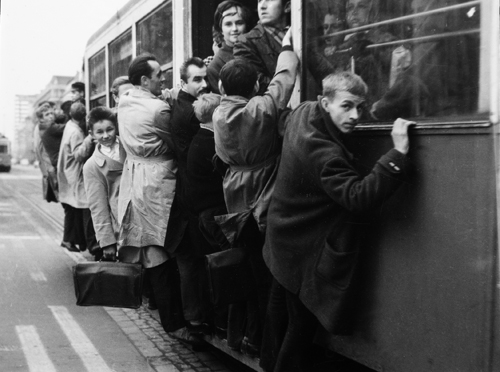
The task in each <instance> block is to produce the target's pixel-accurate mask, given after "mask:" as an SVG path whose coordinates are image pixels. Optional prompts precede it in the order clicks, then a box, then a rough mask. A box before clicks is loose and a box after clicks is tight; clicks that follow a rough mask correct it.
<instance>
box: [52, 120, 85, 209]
mask: <svg viewBox="0 0 500 372" xmlns="http://www.w3.org/2000/svg"><path fill="white" fill-rule="evenodd" d="M92 148H93V145H92V139H91V137H90V136H87V138H85V135H84V134H83V131H82V130H81V129H80V127H79V126H78V124H77V123H75V122H74V121H73V120H70V121H68V122H67V123H66V127H65V128H64V133H63V137H62V140H61V148H60V150H59V158H58V160H57V182H58V183H59V201H60V202H61V203H65V204H69V205H71V206H72V207H73V208H78V209H87V208H88V207H89V203H88V201H87V194H86V193H85V186H84V184H83V164H84V163H85V161H86V160H87V159H88V157H89V156H90V152H91V150H92Z"/></svg>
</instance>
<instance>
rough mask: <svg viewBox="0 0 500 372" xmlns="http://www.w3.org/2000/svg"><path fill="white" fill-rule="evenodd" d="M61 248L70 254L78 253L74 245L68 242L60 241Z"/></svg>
mask: <svg viewBox="0 0 500 372" xmlns="http://www.w3.org/2000/svg"><path fill="white" fill-rule="evenodd" d="M61 247H63V248H66V249H67V250H68V251H70V252H80V250H79V249H78V247H77V246H76V245H74V244H73V243H70V242H65V241H62V242H61Z"/></svg>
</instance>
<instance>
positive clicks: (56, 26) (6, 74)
mask: <svg viewBox="0 0 500 372" xmlns="http://www.w3.org/2000/svg"><path fill="white" fill-rule="evenodd" d="M127 2H128V0H79V1H77V0H1V15H0V133H4V134H6V135H7V136H8V137H10V138H11V139H13V121H14V109H13V107H14V96H15V95H16V94H38V93H40V92H41V91H42V90H43V89H44V88H45V86H46V85H47V83H48V82H49V81H50V79H51V77H52V76H54V75H67V76H74V75H75V74H76V73H77V71H79V70H80V69H81V67H82V63H83V53H84V51H85V45H86V44H87V41H88V39H89V38H90V36H91V35H92V34H93V33H94V32H95V31H97V29H99V27H100V26H102V25H103V24H104V23H105V22H106V21H107V20H108V19H110V18H111V17H112V16H113V15H114V14H115V13H116V12H117V11H118V10H119V9H120V8H121V7H122V6H123V5H125V4H126V3H127Z"/></svg>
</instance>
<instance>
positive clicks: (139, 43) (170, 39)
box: [133, 0, 174, 66]
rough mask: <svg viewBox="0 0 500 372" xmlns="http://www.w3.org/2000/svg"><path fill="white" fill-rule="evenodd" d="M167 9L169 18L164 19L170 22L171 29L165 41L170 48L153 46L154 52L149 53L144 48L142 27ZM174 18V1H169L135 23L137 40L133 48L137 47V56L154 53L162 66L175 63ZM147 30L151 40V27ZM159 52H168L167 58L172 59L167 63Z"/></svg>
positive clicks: (147, 35)
mask: <svg viewBox="0 0 500 372" xmlns="http://www.w3.org/2000/svg"><path fill="white" fill-rule="evenodd" d="M167 7H168V8H169V16H167V17H164V18H162V19H166V20H167V21H168V22H167V24H168V23H169V24H170V28H169V29H168V32H167V35H166V36H164V37H163V39H164V40H165V41H166V42H167V45H168V47H158V46H157V45H154V46H153V47H154V50H149V51H147V50H145V48H143V47H142V42H143V40H142V39H141V27H142V25H143V24H145V23H147V22H148V21H149V20H150V19H151V18H152V17H154V16H155V15H157V14H158V13H159V12H161V11H162V10H163V9H165V8H167ZM172 18H173V4H172V0H167V1H166V2H164V3H162V4H161V5H159V6H158V7H156V8H155V9H153V10H152V11H151V12H149V13H148V14H146V15H145V16H144V17H142V18H141V19H140V20H138V21H137V22H136V23H135V30H136V38H135V46H133V47H135V51H136V55H140V54H141V53H145V52H149V53H152V54H153V55H155V56H156V57H157V58H158V60H159V63H160V65H161V66H164V65H168V64H171V63H172V62H173V58H174V43H173V27H174V26H173V21H172ZM145 28H146V30H147V31H148V32H147V33H146V37H147V39H149V38H150V37H151V34H152V33H151V32H150V28H149V27H145ZM157 50H168V51H169V55H167V57H169V58H170V59H169V60H167V61H164V60H163V59H162V57H163V55H158V53H156V51H157ZM167 59H168V58H167Z"/></svg>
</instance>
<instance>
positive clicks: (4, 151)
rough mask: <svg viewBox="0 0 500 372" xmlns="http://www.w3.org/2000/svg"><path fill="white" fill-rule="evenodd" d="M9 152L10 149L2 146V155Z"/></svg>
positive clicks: (0, 149) (0, 152)
mask: <svg viewBox="0 0 500 372" xmlns="http://www.w3.org/2000/svg"><path fill="white" fill-rule="evenodd" d="M8 152H9V148H8V147H7V145H0V154H7V153H8Z"/></svg>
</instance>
